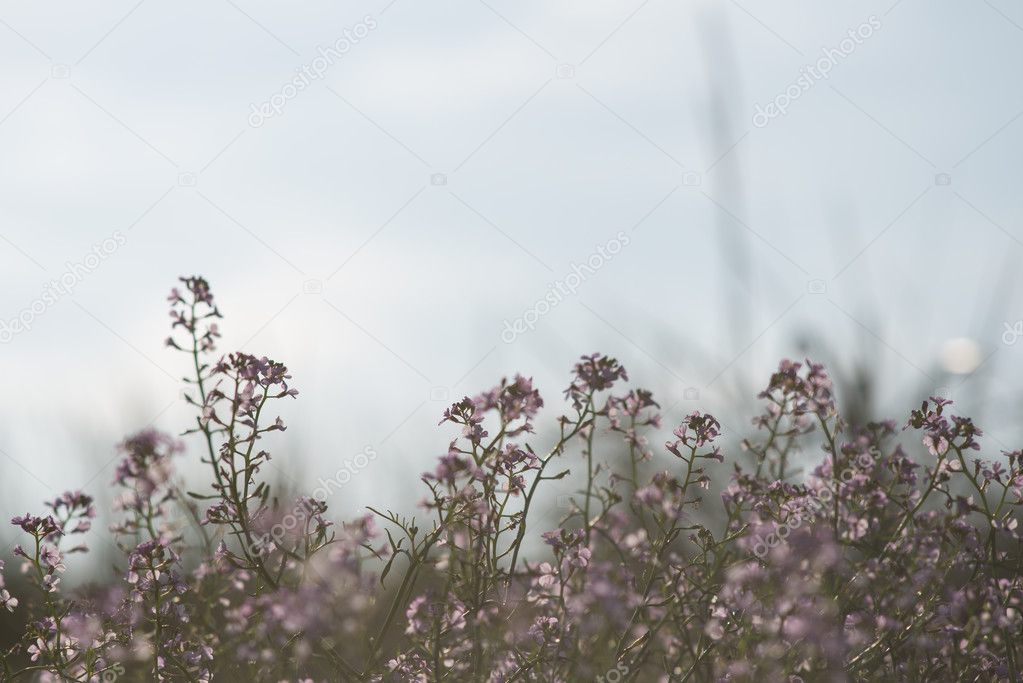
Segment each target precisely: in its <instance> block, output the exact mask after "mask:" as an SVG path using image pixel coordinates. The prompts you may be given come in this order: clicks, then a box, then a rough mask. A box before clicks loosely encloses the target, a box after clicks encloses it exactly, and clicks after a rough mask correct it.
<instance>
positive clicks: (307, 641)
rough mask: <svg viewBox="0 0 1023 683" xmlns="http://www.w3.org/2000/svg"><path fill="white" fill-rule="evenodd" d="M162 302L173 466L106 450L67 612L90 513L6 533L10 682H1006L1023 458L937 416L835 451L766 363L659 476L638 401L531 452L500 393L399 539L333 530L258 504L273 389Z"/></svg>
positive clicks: (263, 374) (791, 377) (276, 383)
mask: <svg viewBox="0 0 1023 683" xmlns="http://www.w3.org/2000/svg"><path fill="white" fill-rule="evenodd" d="M182 283H183V286H182V287H181V288H180V289H175V290H174V291H173V292H172V293H171V296H170V297H169V300H170V303H171V317H172V332H173V335H174V336H172V337H171V338H170V339H169V340H168V346H170V347H171V348H173V349H175V350H177V351H179V352H181V353H183V354H185V356H186V357H187V359H188V361H189V363H188V364H189V367H190V370H191V371H192V372H193V373H194V374H193V376H192V377H190V378H189V380H188V382H189V387H190V393H189V395H188V396H189V398H188V399H187V400H188V402H189V403H190V404H191V405H193V406H194V408H195V416H194V422H193V423H192V424H190V425H189V429H188V430H187V431H186V434H187V435H190V442H188V443H187V444H186V443H185V442H181V441H179V440H177V439H175V438H171V437H169V436H167V435H165V434H163V433H161V432H158V431H155V430H151V429H148V430H144V431H142V432H139V433H138V434H136V435H134V436H131V437H129V438H128V439H126V440H125V441H124V443H123V444H121V446H120V452H121V456H122V457H121V461H120V462H119V464H118V465H117V468H116V471H115V475H114V482H113V483H114V484H115V486H116V488H117V490H118V492H119V493H118V497H117V498H116V501H115V514H116V517H115V521H114V523H113V524H112V525H111V530H112V532H113V534H114V539H115V541H116V545H117V547H118V548H119V549H120V550H121V553H122V555H121V556H120V557H119V558H118V559H117V561H116V567H115V570H116V571H115V572H114V573H113V576H112V577H110V579H109V580H104V581H100V582H99V583H98V584H93V585H90V586H88V587H86V588H83V589H80V590H77V591H74V592H73V593H72V594H67V593H65V590H64V589H62V587H61V577H62V576H63V575H65V574H66V572H67V571H68V564H69V560H68V559H67V558H68V556H70V555H72V554H74V553H76V552H83V551H85V550H86V547H85V546H84V544H82V543H80V542H78V541H77V540H76V542H75V543H74V544H73V545H71V544H70V543H67V539H68V538H70V537H74V538H76V539H77V538H79V537H80V536H82V535H84V534H86V533H88V532H90V530H91V523H92V519H93V518H94V516H95V509H94V505H93V501H92V499H91V498H90V497H89V496H88V495H86V494H84V493H81V492H68V493H65V494H64V495H62V496H60V497H59V498H56V499H55V500H53V501H50V502H48V503H47V504H46V505H47V507H48V508H49V509H50V513H49V514H46V515H42V516H36V515H33V514H31V513H28V514H25V515H22V516H18V517H15V518H14V519H13V520H11V521H12V524H13V525H14V526H16V527H17V528H18V529H19V530H20V532H21V533H22V534H23V535H24V537H25V538H26V539H27V540H26V541H25V542H24V543H23V544H22V545H19V546H17V547H16V548H14V551H13V552H14V555H15V556H16V557H17V558H19V560H20V562H21V564H22V569H23V571H24V575H25V576H24V578H23V579H22V580H20V581H18V582H17V583H15V582H7V583H5V579H4V575H3V570H4V565H3V563H2V562H0V608H3V609H4V610H5V611H8V612H13V613H15V614H18V615H22V616H23V619H24V621H25V623H26V627H25V630H24V633H23V634H22V635H21V637H20V638H19V639H18V640H17V642H15V643H13V644H10V646H9V647H6V649H5V650H3V651H2V652H0V665H2V668H0V679H2V680H5V681H6V680H18V679H25V680H28V679H29V678H30V677H32V676H35V675H42V676H44V677H45V678H44V679H45V680H60V681H65V680H67V681H81V682H83V683H84V682H93V681H112V680H122V679H123V680H125V681H135V680H137V681H149V680H159V681H178V680H180V681H215V680H226V681H233V680H253V681H302V682H306V681H316V682H319V681H365V682H379V683H384V682H390V681H402V682H405V681H416V682H421V683H432V682H434V681H437V682H440V681H491V682H494V683H512V682H513V681H521V682H526V681H544V682H565V683H568V682H574V681H584V680H608V681H610V680H622V681H657V682H659V683H668V682H669V681H736V682H742V681H749V682H754V681H757V682H759V681H788V682H792V681H853V680H892V681H937V680H985V681H989V680H993V681H1019V680H1023V644H1021V640H1020V633H1023V529H1021V528H1020V525H1019V516H1020V513H1019V510H1020V507H1021V506H1023V452H1021V451H1012V452H1005V453H1001V454H1000V455H998V456H996V457H995V458H994V459H982V458H979V457H970V454H972V453H973V452H975V451H978V450H980V447H981V442H980V439H981V437H982V436H983V434H982V432H981V430H980V429H978V428H977V427H976V426H975V425H974V424H973V422H972V421H971V420H970V419H968V418H965V417H962V416H958V415H954V414H952V406H951V404H950V403H949V402H948V401H945V400H942V399H937V398H932V399H930V400H929V401H926V402H924V403H923V405H922V406H921V407H920V409H918V410H914V411H912V413H911V414H910V416H909V419H908V421H907V422H906V423H905V427H904V428H902V429H899V428H898V426H897V423H896V422H894V421H886V422H877V423H867V424H847V423H846V422H845V421H844V420H843V419H842V417H841V416H840V411H839V407H838V405H837V403H836V399H835V392H834V388H833V386H832V382H831V379H830V378H829V376H828V374H827V372H826V371H825V369H824V368H823V367H822V366H820V365H818V364H815V363H812V362H809V361H807V362H806V363H797V362H791V361H783V362H782V363H781V365H780V367H779V368H778V371H777V372H775V373H774V374H773V375H772V376H771V378H770V381H769V383H768V386H767V387H766V389H765V390H764V391H763V392H762V393H761V394H760V398H761V399H762V400H763V402H764V410H763V413H762V414H760V415H759V416H757V417H756V418H754V419H753V421H752V424H753V428H754V429H753V430H752V431H753V432H754V433H753V434H751V435H749V436H748V437H747V438H745V439H741V441H740V444H737V445H741V448H736V449H733V448H731V447H730V443H731V442H729V441H726V438H728V436H730V435H728V436H726V435H725V434H724V433H723V428H722V425H721V422H720V421H719V420H717V419H716V418H715V417H714V416H713V415H710V414H707V413H703V412H698V411H697V412H692V413H690V414H689V415H685V416H681V417H680V418H679V419H678V421H677V422H675V423H674V424H675V425H677V426H675V427H674V429H673V431H672V435H671V437H670V438H669V440H667V441H666V442H665V443H664V449H663V451H660V452H658V451H657V450H656V449H654V448H651V447H650V443H651V442H652V441H654V442H656V439H655V438H652V437H656V435H657V432H658V430H660V428H661V415H660V414H659V410H660V406H659V405H658V404H657V403H656V402H655V401H654V398H653V396H652V394H651V393H650V392H649V391H646V390H643V389H638V388H628V387H626V386H625V384H626V383H627V382H628V379H629V376H628V373H627V372H626V370H625V368H624V367H622V365H621V364H620V363H619V362H618V361H617V360H615V359H613V358H610V357H607V356H603V355H600V354H591V355H587V356H583V357H582V358H581V359H580V360H579V362H578V363H577V364H576V365H575V367H574V369H573V371H572V373H571V376H570V378H569V382H568V387H567V389H566V390H565V392H564V395H565V398H566V410H565V411H564V412H563V413H562V414H560V415H556V416H554V417H553V418H552V419H550V420H549V421H547V422H546V424H547V427H545V428H540V427H541V426H542V425H543V424H544V423H543V422H542V421H541V416H542V411H543V410H544V409H545V404H544V401H543V399H542V398H541V395H540V392H539V390H538V389H537V388H536V387H535V386H534V383H533V381H532V380H531V379H529V378H527V377H524V376H521V375H516V376H515V377H514V378H513V379H511V380H502V381H501V382H500V383H499V384H497V385H496V386H494V387H492V388H491V389H488V390H486V391H484V392H482V393H480V394H478V395H476V396H473V397H469V396H466V397H464V398H462V399H461V400H459V401H457V402H455V403H454V404H453V405H451V406H450V407H449V408H448V409H447V410H446V411H445V412H444V414H443V416H442V419H441V422H440V424H441V425H443V426H445V427H446V428H449V429H451V430H452V432H453V433H452V440H451V441H450V444H449V446H448V447H447V449H446V452H444V453H442V454H440V455H439V457H438V458H437V461H436V464H435V465H434V466H433V467H431V468H430V469H429V471H427V472H425V473H423V474H422V475H421V482H422V485H423V486H424V487H425V488H424V491H425V496H424V498H423V499H422V501H421V505H420V512H419V514H418V515H417V516H409V512H408V511H406V512H404V513H401V512H393V511H390V510H380V509H377V508H370V510H369V512H368V513H367V514H366V515H364V516H362V517H359V518H357V519H355V520H352V521H349V522H347V523H335V522H333V521H331V520H330V518H329V506H328V503H327V501H326V500H325V499H320V498H315V497H311V496H301V495H298V496H297V500H296V501H295V502H290V501H288V500H287V499H283V500H282V499H281V496H280V495H279V494H278V493H277V492H273V493H272V492H271V487H270V483H269V481H268V480H267V477H266V476H265V475H266V473H265V471H264V470H265V467H266V465H267V463H269V462H270V461H271V453H270V448H272V442H273V440H274V439H279V438H282V437H281V435H279V434H277V433H278V432H283V431H284V429H285V425H284V423H283V422H282V421H281V419H280V418H279V417H277V416H276V415H275V414H274V410H273V408H274V405H275V404H274V401H277V400H280V399H284V398H292V397H295V396H296V395H297V393H298V392H297V391H296V390H295V389H294V388H293V387H292V385H291V376H290V374H289V373H288V370H287V368H286V367H285V366H284V365H283V364H281V363H278V362H275V361H272V360H269V359H267V358H263V357H258V356H254V355H250V354H247V353H243V352H236V353H229V354H227V355H225V356H222V357H213V356H212V354H214V353H215V352H216V343H217V340H218V339H219V337H220V333H219V330H218V328H217V323H216V321H217V320H219V319H220V317H221V315H220V312H219V310H218V309H217V308H216V307H215V306H214V304H213V295H212V293H211V291H210V287H209V284H208V283H207V282H206V281H205V280H204V279H202V278H200V277H189V278H182ZM736 436H739V437H741V435H736ZM921 443H922V446H923V447H922V448H921ZM814 453H819V454H821V455H817V456H815V455H812V454H814ZM188 458H194V459H196V460H201V461H202V462H203V463H205V465H206V466H208V468H209V469H208V472H209V481H208V483H207V484H206V485H204V486H201V487H198V488H197V489H196V490H186V484H185V482H184V481H183V479H182V477H181V475H180V474H179V473H178V469H177V463H178V462H184V461H185V460H186V459H188ZM726 461H728V464H727V466H726V465H725V463H726ZM567 491H571V493H566V492H567ZM712 492H713V493H712ZM555 493H560V494H561V495H557V496H555V495H553V494H555ZM555 499H556V500H557V501H558V506H557V507H554V506H552V504H551V503H552V501H553V500H555ZM295 510H300V511H301V514H291V513H289V511H295ZM554 515H556V517H555V518H552V516H554ZM537 525H540V530H539V531H538V530H537V529H536V527H537ZM378 526H382V528H381V529H378ZM282 529H283V530H284V531H282V532H280V533H278V532H276V531H274V533H271V531H273V530H278V531H279V530H282ZM268 539H272V540H268ZM67 545H71V547H66V546H67Z"/></svg>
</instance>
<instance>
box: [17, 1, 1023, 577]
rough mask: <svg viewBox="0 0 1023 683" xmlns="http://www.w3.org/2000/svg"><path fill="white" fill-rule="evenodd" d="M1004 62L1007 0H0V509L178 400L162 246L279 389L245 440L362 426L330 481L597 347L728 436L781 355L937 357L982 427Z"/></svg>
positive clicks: (1014, 326) (1001, 417)
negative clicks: (462, 408) (514, 379)
mask: <svg viewBox="0 0 1023 683" xmlns="http://www.w3.org/2000/svg"><path fill="white" fill-rule="evenodd" d="M1021 75H1023V8H1021V7H1020V5H1019V3H1014V2H1010V1H1009V0H990V1H988V0H984V1H983V2H969V3H967V2H962V1H958V2H956V1H953V0H938V1H937V2H923V0H894V1H893V0H885V1H884V2H873V1H870V0H867V1H865V2H858V3H841V4H837V5H836V4H828V5H820V4H815V3H808V2H800V3H797V2H788V1H785V2H774V3H752V2H749V1H748V0H743V2H731V1H728V2H707V1H701V0H697V1H693V2H686V3H673V2H667V1H666V0H629V1H628V2H626V1H620V2H592V1H590V2H583V1H582V0H563V1H561V2H557V3H550V2H539V1H534V0H528V1H524V0H516V1H515V2H512V1H511V0H435V1H434V2H429V3H425V2H413V1H412V0H376V1H363V0H351V1H349V2H345V3H328V2H308V3H301V4H300V5H283V4H281V3H270V2H264V1H257V0H212V1H210V0H205V1H203V2H196V1H192V0H184V1H182V2H177V3H173V4H167V3H160V2H154V1H153V0H141V1H139V0H124V1H121V0H108V1H107V2H105V3H103V4H102V5H89V6H85V5H81V4H77V3H75V4H73V3H58V6H57V8H56V9H55V8H54V6H53V5H50V4H47V5H38V4H31V3H15V2H0V273H2V275H0V278H2V280H0V282H2V285H3V286H2V287H0V342H2V343H0V368H2V371H3V380H4V386H5V389H6V390H5V391H4V392H3V394H2V398H0V401H2V409H3V413H2V414H3V419H2V421H0V513H2V517H3V518H4V519H7V518H9V517H10V516H12V515H14V514H20V513H23V512H25V511H27V510H32V511H35V512H39V511H41V510H42V507H41V501H42V500H44V499H48V498H52V497H53V496H55V495H56V494H57V493H58V492H59V491H61V490H64V489H74V488H84V489H85V490H86V491H87V492H88V493H90V494H93V495H95V496H97V498H98V499H99V507H100V508H106V507H108V502H109V498H110V481H111V478H112V476H113V467H114V464H115V458H116V450H115V445H116V444H117V443H118V442H119V441H120V440H121V439H123V437H124V436H125V435H126V434H128V433H131V432H134V431H137V430H138V429H141V428H143V427H145V426H147V425H153V426H156V427H158V428H160V429H163V430H166V431H169V432H172V433H179V432H181V431H182V430H183V429H185V428H186V427H187V426H189V424H190V419H191V418H190V412H189V409H188V407H187V406H185V405H184V404H183V403H182V402H181V400H180V393H181V388H182V385H181V383H180V381H179V378H180V377H181V376H182V375H183V374H184V373H186V372H187V370H188V367H187V362H186V359H185V358H184V357H183V356H180V355H178V354H176V353H173V352H171V351H170V350H168V349H166V348H165V347H164V346H163V340H164V339H165V337H166V336H167V334H168V325H169V319H168V317H167V315H166V302H165V296H166V294H167V292H168V291H169V289H170V287H171V286H173V285H175V284H176V278H177V277H178V276H179V275H191V274H201V275H204V276H205V277H207V278H208V279H209V280H210V282H211V285H212V288H213V291H214V293H215V297H216V301H217V303H218V304H219V306H220V308H221V310H222V312H223V313H224V315H225V316H226V319H225V321H224V323H223V326H222V329H223V332H224V337H223V340H222V344H221V349H222V350H224V351H228V350H233V349H244V350H245V351H248V352H251V353H255V354H257V355H262V354H265V355H268V356H270V357H271V358H274V359H276V360H280V361H283V362H285V363H286V364H287V365H288V366H289V367H290V368H291V370H292V372H293V375H294V385H295V386H296V387H297V388H298V389H299V390H300V392H301V395H300V397H299V400H298V401H295V402H289V404H288V405H287V406H285V407H284V410H285V412H284V413H283V418H284V419H285V421H286V422H287V424H288V425H289V429H288V431H287V432H286V433H285V434H283V435H281V434H275V435H273V437H272V438H270V439H268V441H267V444H266V445H267V447H268V448H269V449H270V450H271V451H272V452H273V453H274V456H275V457H274V460H273V464H274V465H275V469H274V471H273V472H271V473H270V476H272V477H273V478H275V479H276V480H278V481H279V482H281V483H282V485H283V486H285V487H286V488H291V489H293V490H298V491H301V490H308V489H310V488H312V487H314V486H316V485H317V481H318V480H319V479H320V478H324V479H327V478H331V477H333V476H334V475H335V473H336V472H337V471H338V469H339V468H340V467H341V466H342V464H343V461H344V460H346V459H350V458H352V457H353V456H355V454H357V453H359V452H360V451H363V449H365V448H366V447H371V448H373V449H374V450H375V452H376V453H377V454H378V457H377V458H375V459H374V460H372V461H371V462H370V463H369V464H368V465H367V466H366V467H364V468H362V469H361V470H359V472H358V474H357V476H355V477H353V478H352V479H351V481H350V482H349V483H347V484H345V486H344V487H343V488H342V490H341V491H340V492H338V493H337V494H335V495H334V496H333V497H332V498H331V499H330V500H329V501H328V503H329V504H330V506H331V509H332V511H333V515H334V516H335V517H336V518H342V517H348V516H351V515H353V514H355V513H357V512H358V511H359V510H360V509H362V508H363V507H364V506H365V505H367V504H371V503H372V504H374V505H376V506H379V507H392V508H396V509H403V510H411V509H412V508H413V506H414V504H415V502H416V500H417V499H418V498H419V496H420V491H421V489H420V488H419V482H418V474H419V473H420V472H422V471H423V470H425V469H427V468H429V467H430V466H431V461H432V459H433V458H435V457H436V456H437V455H438V454H440V453H442V452H443V451H444V449H445V448H446V445H447V442H448V441H449V440H450V438H452V434H451V433H450V431H449V430H447V429H446V428H441V427H437V426H436V425H437V421H438V420H439V419H440V415H441V413H442V412H443V410H444V408H445V407H446V406H447V405H448V404H449V403H451V402H453V401H455V400H458V399H459V398H461V397H462V396H464V395H466V394H470V395H472V394H475V393H476V392H478V391H480V390H482V389H485V388H488V387H489V386H492V385H493V384H495V383H497V381H499V379H500V378H501V377H502V376H506V375H511V374H513V373H515V372H521V373H523V374H525V375H527V376H532V377H534V379H535V381H536V383H537V385H538V387H539V388H540V390H541V392H542V393H543V395H544V397H545V398H546V399H547V404H548V407H547V409H546V412H545V413H544V414H545V415H546V416H548V417H549V418H553V417H554V416H555V415H557V414H559V412H560V411H561V410H562V403H561V391H562V389H563V388H564V387H565V386H566V385H567V383H568V375H569V370H570V368H571V366H572V364H573V362H574V361H575V359H576V358H577V357H578V356H579V355H580V354H582V353H590V352H593V351H597V350H599V351H602V352H605V353H608V354H611V355H613V356H616V357H617V358H619V359H620V360H621V362H622V363H623V364H624V365H625V366H626V368H628V370H629V373H630V375H631V377H632V380H633V384H634V385H636V386H642V387H646V388H649V389H651V390H653V391H654V393H655V397H656V398H658V399H659V401H660V403H661V405H662V407H663V408H664V410H665V427H666V428H667V429H670V428H671V427H672V426H673V425H675V424H677V422H678V420H679V418H680V417H681V415H682V414H684V413H686V412H690V411H692V410H694V409H696V408H700V409H701V410H707V411H710V412H713V413H715V414H717V415H719V417H720V418H721V420H722V422H723V423H724V424H725V426H726V428H727V431H728V433H729V438H730V443H731V444H732V445H733V447H731V448H730V449H729V451H728V455H729V457H732V456H735V455H736V454H737V452H738V449H737V448H735V447H734V445H735V444H736V443H737V442H738V440H739V439H740V438H741V437H742V436H745V435H747V433H748V431H749V427H748V425H749V422H748V419H749V417H750V416H751V415H752V411H753V410H755V394H756V392H757V391H758V390H759V389H760V388H761V387H762V386H764V385H765V384H766V382H767V379H768V374H769V372H770V371H771V369H772V368H773V367H774V366H775V365H776V363H777V361H778V359H779V358H781V357H802V356H806V355H810V356H811V357H813V358H814V359H815V360H821V361H825V362H827V363H828V365H829V367H830V368H831V370H832V371H833V373H834V374H835V376H836V379H837V381H838V382H839V384H840V394H839V395H840V398H841V403H842V405H843V407H845V408H846V409H847V410H849V411H851V412H855V414H856V415H857V416H858V417H859V418H860V419H867V418H869V417H877V416H882V415H890V416H892V417H895V418H898V419H899V420H902V419H904V418H905V416H906V415H907V414H908V411H909V410H910V409H911V408H912V407H915V405H916V404H918V403H919V401H920V400H921V399H922V398H924V397H925V396H927V395H933V394H941V395H944V396H946V397H951V398H952V399H954V400H956V401H957V402H959V403H961V404H962V410H963V411H964V412H969V413H970V414H973V415H974V416H975V417H976V419H977V421H978V423H979V424H980V426H981V427H982V428H984V429H985V432H986V441H985V445H986V446H987V447H988V449H989V452H991V453H997V451H998V450H1000V449H1013V448H1017V447H1018V446H1019V444H1020V441H1019V440H1020V437H1021V434H1020V429H1019V424H1018V416H1017V413H1016V411H1017V409H1018V406H1019V405H1020V403H1019V398H1020V395H1019V391H1018V390H1017V387H1018V386H1019V385H1018V380H1019V378H1020V370H1021V367H1023V362H1021V361H1023V343H1017V341H1020V340H1021V339H1023V300H1021V298H1020V295H1021V292H1020V283H1019V268H1018V262H1019V259H1020V256H1021V255H1023V249H1021V247H1023V242H1021V240H1023V226H1021V225H1020V218H1021V217H1023V193H1020V192H1019V185H1020V181H1021V179H1023V178H1021V173H1020V170H1019V159H1020V153H1021V151H1023V120H1020V119H1021V118H1023V90H1021V89H1020V88H1019V87H1018V83H1019V82H1020V77H1021ZM1014 83H1015V84H1017V85H1013V84H1014ZM58 285H59V286H58ZM541 421H542V419H541ZM552 440H553V437H552V436H551V435H550V434H549V433H544V432H541V433H540V434H539V435H538V439H537V443H538V444H539V445H541V446H542V445H543V444H544V443H549V442H551V441H552ZM661 440H663V439H661V438H659V437H653V441H654V442H655V443H656V442H658V441H661ZM189 444H190V447H191V450H190V455H189V456H188V458H185V459H183V460H182V467H183V470H184V472H185V474H186V476H187V477H188V478H189V480H190V481H192V482H195V485H196V486H202V485H203V484H202V481H203V480H202V479H201V478H200V476H199V475H201V474H202V473H203V472H204V470H201V469H200V467H201V466H200V465H199V463H198V457H199V450H198V448H197V446H198V445H199V444H197V443H195V442H193V441H190V442H189ZM564 485H565V486H566V487H567V489H568V490H570V489H571V485H570V483H569V482H565V483H564ZM105 523H106V520H105V519H104V520H102V524H103V525H105ZM542 523H543V522H541V524H542ZM100 535H102V532H101V531H100V532H99V533H96V532H94V533H93V534H92V536H96V537H98V536H100ZM15 542H16V541H15V533H14V530H13V528H11V527H9V525H6V524H4V525H0V544H2V545H0V547H2V548H3V549H4V550H3V553H0V556H6V554H7V552H8V551H9V549H10V547H11V546H12V545H13V544H14V543H15ZM94 545H102V541H94ZM73 561H74V563H75V564H79V563H82V562H83V561H84V562H86V563H87V562H88V560H83V559H82V558H78V557H76V558H73ZM96 561H98V560H96V559H94V560H93V562H96Z"/></svg>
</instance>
